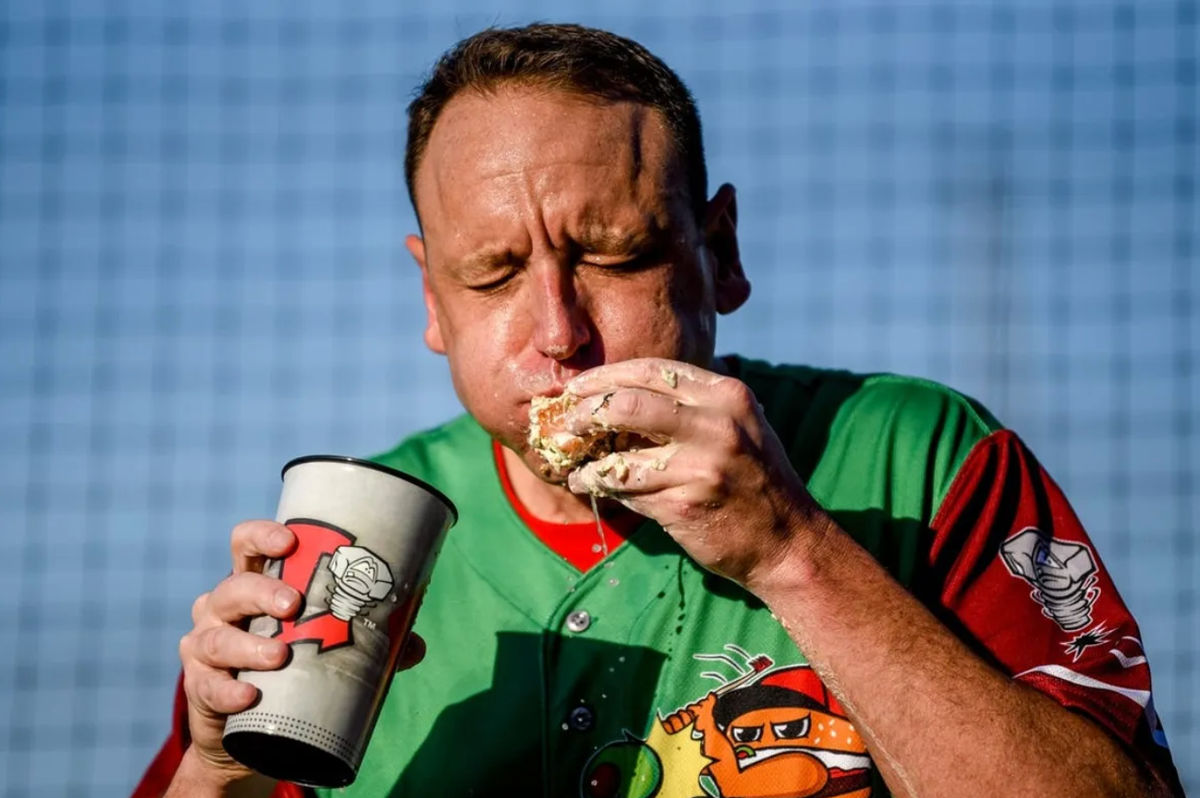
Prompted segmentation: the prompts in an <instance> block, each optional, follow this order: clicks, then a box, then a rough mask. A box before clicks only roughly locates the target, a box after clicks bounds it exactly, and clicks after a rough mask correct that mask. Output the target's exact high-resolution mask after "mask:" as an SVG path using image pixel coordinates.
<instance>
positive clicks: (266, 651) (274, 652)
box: [258, 641, 279, 662]
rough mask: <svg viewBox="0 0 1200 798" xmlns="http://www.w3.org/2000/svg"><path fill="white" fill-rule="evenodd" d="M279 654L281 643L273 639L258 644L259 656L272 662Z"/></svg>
mask: <svg viewBox="0 0 1200 798" xmlns="http://www.w3.org/2000/svg"><path fill="white" fill-rule="evenodd" d="M278 655H279V644H278V643H275V642H273V641H269V642H263V643H259V644H258V658H259V659H261V660H264V661H266V662H270V661H271V660H273V659H275V658H276V657H277V656H278Z"/></svg>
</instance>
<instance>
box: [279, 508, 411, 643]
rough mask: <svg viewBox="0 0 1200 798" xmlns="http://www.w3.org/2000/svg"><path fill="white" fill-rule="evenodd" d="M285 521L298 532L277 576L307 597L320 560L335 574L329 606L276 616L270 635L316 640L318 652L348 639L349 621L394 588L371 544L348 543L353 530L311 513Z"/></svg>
mask: <svg viewBox="0 0 1200 798" xmlns="http://www.w3.org/2000/svg"><path fill="white" fill-rule="evenodd" d="M285 526H287V528H288V529H290V530H292V532H293V534H295V535H296V541H297V542H296V550H295V551H293V552H292V553H291V554H290V555H289V556H287V557H285V558H284V559H283V560H281V561H280V569H279V578H280V579H281V580H283V581H284V582H285V583H286V584H288V585H291V586H292V587H293V588H295V589H296V590H298V591H300V592H301V593H302V594H304V596H305V597H306V599H311V597H310V596H309V591H310V589H311V588H312V583H313V580H314V579H315V578H316V575H317V571H318V570H319V569H320V567H321V564H322V562H324V563H326V567H328V568H329V571H330V573H332V574H333V577H334V584H333V588H332V590H331V591H330V593H331V595H330V596H329V607H330V609H327V610H323V611H321V612H318V613H315V614H313V615H309V616H306V617H303V618H301V619H299V620H291V621H280V622H279V630H278V631H277V632H276V633H275V634H274V635H272V636H273V637H277V638H279V639H280V640H282V641H283V642H285V643H316V644H317V653H318V654H320V653H324V652H326V651H329V650H330V649H334V648H339V647H341V646H346V645H352V644H353V642H354V638H353V635H352V632H351V627H350V622H351V621H352V620H353V619H354V617H355V616H357V615H358V614H359V613H361V612H362V611H363V609H364V608H365V607H366V606H367V605H368V604H374V603H375V602H377V601H379V600H380V599H383V598H386V597H387V595H388V593H389V592H390V591H391V589H392V584H393V582H392V574H391V571H390V570H389V569H388V566H387V563H385V562H384V561H383V560H382V559H380V558H379V557H378V556H376V554H375V553H374V552H373V551H371V550H370V549H367V548H364V547H362V546H354V545H350V544H353V543H354V536H353V535H351V534H350V533H349V532H346V531H345V530H343V529H338V528H337V527H335V526H333V525H331V524H326V523H323V522H321V521H314V520H311V519H292V520H291V521H288V522H287V523H286V524H285Z"/></svg>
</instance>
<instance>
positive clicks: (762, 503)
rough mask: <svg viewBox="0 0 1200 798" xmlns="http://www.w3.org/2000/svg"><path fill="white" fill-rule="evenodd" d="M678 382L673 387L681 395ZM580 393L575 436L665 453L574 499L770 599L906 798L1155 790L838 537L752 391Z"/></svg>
mask: <svg viewBox="0 0 1200 798" xmlns="http://www.w3.org/2000/svg"><path fill="white" fill-rule="evenodd" d="M664 369H669V370H670V371H672V372H673V373H674V375H675V376H673V377H672V379H671V380H670V381H669V382H668V381H667V380H665V379H664V378H663V377H662V376H660V375H662V374H663V373H664ZM568 390H571V391H572V392H574V393H578V394H580V395H581V396H585V397H587V398H586V399H585V400H584V401H581V402H580V404H579V406H578V407H577V408H576V411H575V416H574V418H573V419H572V420H571V422H570V423H571V424H573V425H575V427H574V428H575V429H586V428H588V426H589V425H592V426H595V425H600V426H602V427H608V428H617V429H633V430H637V431H642V432H644V433H649V434H650V435H651V436H652V437H654V438H655V439H656V440H664V441H666V442H665V443H664V444H663V445H662V446H660V447H657V448H654V449H649V450H645V451H643V452H638V453H624V454H622V455H621V463H620V466H619V467H618V466H617V464H615V463H614V462H613V460H614V459H615V458H616V456H615V455H614V456H612V458H609V459H607V460H605V461H600V462H598V463H594V464H591V465H588V466H585V467H584V468H582V469H580V470H579V471H577V472H575V473H574V474H573V475H572V477H571V482H570V484H571V487H572V489H573V490H576V491H577V492H596V493H602V494H608V495H613V496H615V497H616V498H618V499H620V500H621V501H622V502H623V503H625V504H626V505H627V506H629V507H631V508H632V509H634V510H636V511H638V512H641V513H643V514H644V515H648V516H650V517H652V518H655V519H656V520H658V521H659V522H660V523H661V524H662V525H663V527H664V529H666V530H667V531H668V532H669V533H670V534H671V535H672V536H674V537H675V539H676V540H677V541H678V542H679V543H680V545H682V546H683V547H684V548H685V549H686V550H687V551H688V552H689V554H691V555H692V557H693V558H695V559H696V560H697V561H698V562H699V563H700V564H701V565H703V566H704V567H706V568H708V569H709V570H711V571H714V572H716V573H719V574H721V575H723V576H726V577H728V578H730V579H733V580H734V581H736V582H738V583H740V584H741V585H743V586H744V587H746V588H747V589H748V590H750V591H751V592H753V593H755V594H756V595H758V596H759V598H761V599H762V600H763V601H764V602H765V603H766V604H767V605H768V606H769V607H770V608H771V609H772V611H773V612H774V613H775V615H776V616H777V617H779V618H780V620H781V623H783V624H784V625H785V627H786V628H787V630H788V632H789V634H790V636H791V637H792V638H793V640H794V641H795V642H796V644H797V645H798V646H799V647H800V648H801V650H802V651H804V653H805V655H806V656H807V657H808V658H809V660H810V662H811V664H812V665H813V667H814V668H815V669H816V670H817V672H818V673H820V674H821V676H822V678H823V679H824V680H825V682H826V684H827V685H828V686H829V687H830V689H831V690H833V691H834V693H835V694H836V695H837V696H838V697H839V699H840V700H841V701H842V703H843V705H844V707H845V708H846V709H847V710H848V712H849V714H850V716H851V718H852V719H853V720H854V721H855V724H856V726H857V727H858V728H859V729H860V730H861V731H862V732H863V735H864V737H865V738H866V739H867V741H868V743H869V747H870V750H871V751H872V753H873V754H874V755H875V758H876V761H877V763H878V765H879V767H880V769H881V772H882V773H883V775H884V776H885V778H886V780H887V781H888V783H889V784H890V785H891V786H892V788H893V790H894V791H895V792H896V793H897V794H902V795H903V794H908V795H912V794H919V795H921V796H937V795H963V794H975V793H978V792H982V791H983V790H984V789H987V790H988V791H989V792H992V793H995V794H998V795H1006V794H1011V795H1027V794H1058V795H1153V794H1156V793H1155V792H1154V790H1155V789H1156V787H1155V786H1154V784H1153V783H1152V782H1151V778H1150V776H1149V775H1148V774H1147V773H1146V772H1145V771H1144V770H1141V769H1139V767H1138V765H1137V764H1136V763H1135V761H1134V760H1133V759H1132V758H1131V757H1129V756H1128V755H1127V754H1126V753H1125V751H1124V750H1123V749H1122V747H1121V745H1120V744H1119V743H1118V742H1117V741H1116V740H1115V739H1113V738H1112V737H1111V736H1109V734H1108V733H1107V732H1106V731H1104V730H1103V729H1102V728H1101V727H1100V726H1098V725H1097V724H1096V723H1094V722H1093V721H1092V720H1090V719H1087V718H1084V717H1081V716H1079V715H1076V714H1075V713H1073V712H1071V711H1070V710H1067V709H1065V708H1064V707H1062V706H1060V705H1059V704H1058V703H1056V702H1055V701H1053V700H1051V699H1049V698H1047V697H1045V696H1044V695H1042V694H1041V693H1039V692H1038V691H1036V690H1033V689H1030V688H1029V687H1027V686H1025V685H1023V684H1021V683H1019V682H1015V681H1013V680H1011V679H1010V678H1009V677H1008V676H1006V675H1005V674H1004V673H1002V672H1001V671H1000V670H997V669H995V668H994V667H992V665H990V664H988V663H987V662H985V661H984V660H983V659H981V658H980V657H979V656H977V655H976V654H975V653H974V652H973V651H972V650H971V649H970V648H969V647H968V646H967V645H966V644H965V643H964V642H962V640H960V639H959V638H958V637H957V636H956V635H955V634H953V633H952V632H951V631H950V630H949V629H948V628H946V627H945V626H944V625H942V624H941V623H940V622H939V621H938V620H937V619H936V618H935V617H934V616H933V614H932V613H930V612H929V610H927V609H926V608H925V607H924V606H923V605H922V604H921V603H920V602H919V601H917V600H916V599H915V598H914V597H913V596H911V595H910V594H909V593H908V592H907V591H906V590H905V589H904V588H902V587H901V586H900V585H899V584H898V583H896V582H895V581H894V580H893V579H892V578H891V577H890V576H889V575H888V574H887V573H886V571H885V570H884V569H883V568H882V567H881V566H879V565H878V563H876V561H875V560H874V558H873V557H871V556H870V555H869V554H868V553H867V552H866V551H865V550H863V549H862V548H861V547H859V546H858V545H857V544H856V543H855V542H854V541H853V540H852V539H851V538H850V536H849V535H848V534H846V533H845V532H844V531H843V530H841V529H840V528H839V527H838V526H837V524H836V523H835V522H834V521H833V519H832V518H830V516H829V515H828V514H827V513H825V511H824V510H823V509H822V508H820V507H818V506H817V505H816V503H815V502H814V501H813V499H812V498H811V496H809V494H808V493H807V491H806V490H805V488H804V486H803V484H802V483H801V481H800V479H799V477H798V476H797V475H796V473H795V471H794V470H793V469H792V468H791V466H790V464H789V463H788V462H787V458H786V454H785V453H784V451H783V448H782V446H781V445H780V443H779V441H778V440H777V439H776V438H775V435H774V433H773V432H772V431H771V429H770V427H769V426H768V425H767V423H766V421H765V419H764V418H763V417H762V413H761V409H760V408H759V407H758V405H757V402H756V401H755V400H754V397H753V396H752V395H751V394H750V392H749V390H748V389H747V388H746V387H745V386H744V385H742V384H741V383H739V382H737V381H735V380H730V379H727V378H721V377H719V376H717V375H714V374H710V373H708V372H704V371H702V370H698V369H692V368H690V367H686V366H681V365H680V364H669V363H665V362H663V361H630V362H628V363H623V364H616V365H613V366H606V367H603V368H601V369H595V370H593V371H591V372H588V373H586V374H584V375H581V376H580V377H578V378H576V380H573V381H572V383H571V384H569V385H568ZM1025 590H1026V593H1027V592H1028V589H1027V588H1025ZM810 619H819V622H815V623H814V622H810ZM914 696H919V700H914V699H913V697H914Z"/></svg>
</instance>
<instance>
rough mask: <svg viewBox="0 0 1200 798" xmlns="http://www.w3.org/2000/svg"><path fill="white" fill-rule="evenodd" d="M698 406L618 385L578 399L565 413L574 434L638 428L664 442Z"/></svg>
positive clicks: (677, 432)
mask: <svg viewBox="0 0 1200 798" xmlns="http://www.w3.org/2000/svg"><path fill="white" fill-rule="evenodd" d="M697 414H698V413H697V408H694V407H690V406H688V405H684V404H683V403H682V402H681V401H680V400H678V399H676V398H674V397H671V396H668V395H666V394H662V393H657V392H655V391H652V390H646V389H645V388H617V389H614V390H612V391H606V392H604V393H599V394H593V395H591V396H588V397H587V398H585V399H581V400H580V401H579V402H578V403H576V404H575V406H574V407H572V408H571V409H570V410H569V411H567V415H566V419H565V422H566V428H567V431H568V432H571V433H573V434H575V435H587V434H589V433H593V432H596V431H613V430H619V431H626V432H639V433H642V434H644V435H648V436H653V437H655V438H656V439H657V440H658V441H659V442H660V443H665V442H667V441H669V440H671V439H673V438H676V437H678V436H680V435H681V433H683V432H685V431H686V429H687V426H688V425H689V424H691V423H692V422H693V420H694V419H695V417H696V416H697Z"/></svg>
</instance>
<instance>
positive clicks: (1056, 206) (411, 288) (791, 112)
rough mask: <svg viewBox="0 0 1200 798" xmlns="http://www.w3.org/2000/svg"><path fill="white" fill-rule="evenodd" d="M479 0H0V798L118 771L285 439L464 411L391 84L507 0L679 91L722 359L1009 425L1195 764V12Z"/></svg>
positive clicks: (266, 509)
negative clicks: (823, 373) (736, 235)
mask: <svg viewBox="0 0 1200 798" xmlns="http://www.w3.org/2000/svg"><path fill="white" fill-rule="evenodd" d="M478 5H479V4H477V3H475V2H469V1H468V0H440V2H438V3H433V2H427V3H421V4H418V3H413V2H408V3H403V2H400V3H397V2H358V3H353V4H349V3H347V4H335V3H325V2H315V0H307V1H300V0H287V2H283V1H282V0H275V1H271V2H255V3H240V2H232V1H231V0H224V1H222V2H216V1H214V2H205V3H168V2H143V1H141V0H111V1H110V2H100V1H99V0H96V1H95V2H84V1H83V0H75V2H64V1H63V0H45V2H19V0H0V452H2V454H3V456H2V457H0V512H2V514H3V515H2V517H3V518H4V519H5V536H4V539H5V540H6V541H7V544H6V547H5V551H6V555H5V560H6V567H4V568H2V569H0V596H3V598H2V599H0V786H2V788H3V791H4V795H6V796H33V795H37V796H42V795H52V794H53V795H70V796H76V795H78V796H84V795H87V796H93V795H94V796H102V795H121V794H123V793H127V792H128V791H129V790H130V788H131V787H132V785H133V783H134V782H135V780H136V779H137V778H138V777H139V775H140V774H141V772H142V769H143V768H144V767H145V765H146V764H147V762H148V761H149V759H150V757H151V755H152V753H153V751H154V750H155V749H156V748H157V746H158V745H159V743H160V742H161V740H162V738H163V736H164V735H165V733H166V731H167V723H168V715H169V711H170V706H171V701H170V698H171V692H172V688H173V683H174V679H175V675H176V671H177V667H178V660H177V655H176V646H177V642H178V639H179V637H180V635H182V634H183V633H184V632H185V631H186V630H187V629H188V628H189V626H190V622H189V614H188V609H189V606H190V604H191V601H192V599H193V597H194V596H196V595H197V594H198V593H200V592H202V591H204V590H206V589H208V588H209V587H210V586H211V585H212V584H214V583H215V582H216V581H217V580H218V579H219V578H221V577H222V576H223V575H224V573H225V572H226V570H227V568H228V554H227V545H228V543H227V540H228V530H229V528H230V527H231V526H232V525H233V524H234V523H235V522H237V521H239V520H242V519H244V518H248V517H260V516H270V515H272V514H273V512H274V501H275V499H276V496H277V491H278V474H279V468H280V466H281V465H282V464H283V463H284V462H285V461H286V460H287V459H289V458H291V457H293V456H296V455H299V454H305V453H311V452H319V451H328V452H338V453H353V454H363V455H367V454H371V453H374V452H377V451H380V450H382V449H384V448H387V447H389V446H391V445H392V444H393V443H394V442H395V441H396V440H398V439H399V438H400V437H401V436H403V435H405V434H407V433H409V432H412V431H415V430H417V429H420V428H423V427H426V426H429V425H432V424H435V423H437V422H439V421H442V420H444V419H446V418H448V417H449V416H451V415H452V414H455V413H457V412H458V409H457V408H458V404H457V401H456V399H455V398H454V395H453V393H452V391H451V389H450V385H449V380H448V378H447V375H446V370H445V367H444V364H443V363H442V362H441V361H440V359H439V358H437V357H435V356H433V355H431V354H429V353H428V352H426V351H425V350H424V348H423V346H422V343H421V329H422V324H423V311H422V308H421V304H420V298H419V282H418V279H417V272H416V269H415V268H414V267H413V266H412V265H411V264H410V262H409V260H408V256H407V254H406V253H405V252H404V250H403V247H402V243H403V236H404V235H405V234H406V233H408V232H410V231H412V230H414V226H415V225H414V220H413V216H412V212H411V209H410V208H409V204H408V200H407V197H406V195H405V192H404V187H403V178H402V171H401V162H402V153H403V140H404V132H405V113H404V110H405V105H406V104H407V101H408V99H409V97H410V94H411V91H412V89H413V88H414V86H415V85H416V84H417V83H418V81H419V79H420V78H421V76H422V74H423V73H424V72H425V70H426V69H427V68H428V67H429V65H430V64H431V63H432V61H433V60H434V58H435V57H436V56H437V55H438V54H439V53H440V52H441V51H442V50H444V49H445V48H447V47H448V46H450V45H451V44H452V43H453V42H455V41H456V40H458V39H459V38H461V37H463V36H466V35H468V34H470V33H473V32H475V31H476V30H478V29H480V28H481V27H484V26H486V25H489V24H501V25H507V24H517V23H525V22H530V21H533V20H538V19H542V20H554V21H563V20H573V21H580V22H585V23H590V24H596V25H600V26H604V27H608V28H610V29H612V30H615V31H617V32H619V33H622V34H626V35H630V36H633V37H634V38H636V39H638V40H640V41H642V42H643V43H645V44H646V45H647V46H649V47H650V49H652V50H653V51H655V52H656V53H658V54H659V55H661V56H662V57H663V58H665V60H666V61H667V62H668V63H670V64H671V65H672V66H674V67H675V68H676V69H677V70H678V71H679V72H680V74H681V75H682V76H683V78H684V79H685V81H687V82H688V84H689V85H690V86H691V87H692V89H693V90H694V92H695V94H696V96H697V99H698V101H699V104H700V108H701V111H702V113H703V117H704V122H705V125H706V140H707V146H708V153H709V160H710V174H711V179H712V180H713V181H714V182H713V185H714V187H715V185H717V184H718V183H719V182H720V181H731V182H733V183H735V184H736V185H737V186H738V188H739V202H740V221H741V232H742V247H743V254H744V260H745V262H746V264H747V269H748V270H749V273H750V275H751V276H752V278H753V280H754V284H755V288H754V296H753V298H752V299H751V301H750V303H749V305H748V307H746V308H745V309H743V310H742V311H741V312H739V313H738V314H736V315H734V316H732V317H730V318H728V319H727V320H724V321H723V322H722V325H723V326H722V329H721V338H720V344H721V345H720V349H721V350H723V351H738V352H741V353H743V354H747V355H752V356H757V357H762V358H767V359H772V360H779V361H792V362H806V363H813V364H820V365H835V366H840V367H845V368H852V369H856V370H872V371H874V370H891V371H899V372H906V373H912V374H918V375H922V376H926V377H931V378H933V379H936V380H941V381H944V382H948V383H950V384H951V385H953V386H955V387H957V388H959V389H961V390H963V391H964V392H966V393H968V394H971V395H973V396H975V397H976V398H978V399H980V400H981V401H982V402H984V403H985V404H986V405H988V406H989V407H990V408H991V409H992V410H993V411H994V412H995V413H996V414H997V415H998V416H999V417H1000V418H1001V419H1003V420H1004V421H1005V422H1007V423H1008V424H1009V425H1010V426H1012V427H1014V428H1016V429H1017V430H1018V431H1019V432H1020V433H1021V434H1022V435H1023V437H1024V438H1025V439H1026V440H1027V441H1028V442H1029V443H1030V445H1031V446H1032V448H1033V449H1034V451H1035V452H1037V453H1038V454H1039V456H1040V458H1041V459H1042V461H1043V462H1044V463H1045V464H1046V465H1047V467H1048V468H1049V470H1050V472H1051V473H1052V474H1053V475H1054V476H1055V477H1056V478H1057V479H1058V480H1059V482H1060V483H1062V484H1063V486H1064V487H1065V489H1066V492H1067V495H1068V496H1069V497H1071V498H1072V500H1073V502H1074V504H1075V506H1076V507H1077V509H1078V511H1079V513H1080V515H1081V516H1082V518H1083V520H1084V523H1085V525H1086V526H1087V527H1088V528H1089V529H1090V531H1091V534H1092V536H1093V538H1094V540H1095V542H1096V543H1097V546H1098V548H1099V549H1100V552H1101V554H1102V556H1103V557H1104V559H1105V560H1106V561H1107V564H1108V566H1109V568H1110V569H1111V570H1112V571H1113V572H1114V576H1115V578H1116V581H1117V584H1118V585H1119V586H1120V588H1121V591H1122V594H1123V596H1124V598H1125V599H1126V601H1127V603H1128V604H1130V605H1131V606H1132V608H1133V610H1134V612H1135V614H1136V615H1137V617H1138V619H1139V620H1140V623H1141V629H1142V633H1143V638H1144V642H1145V647H1146V649H1147V651H1148V652H1149V655H1150V661H1151V663H1152V664H1153V667H1154V677H1155V688H1156V689H1155V697H1156V704H1157V707H1158V709H1159V712H1160V714H1161V716H1162V719H1163V722H1164V725H1165V727H1166V731H1167V735H1168V738H1169V739H1170V741H1171V744H1172V749H1173V751H1174V754H1175V758H1176V761H1177V763H1178V765H1179V767H1180V770H1181V773H1182V775H1183V778H1184V781H1185V784H1187V785H1188V786H1189V787H1190V789H1191V790H1192V791H1196V790H1197V789H1198V788H1200V761H1197V760H1198V757H1197V756H1196V754H1197V753H1198V751H1200V728H1198V723H1200V721H1198V718H1197V695H1198V694H1200V675H1198V673H1197V667H1196V661H1197V655H1198V652H1197V631H1198V618H1197V595H1196V591H1197V585H1198V583H1200V556H1198V555H1197V547H1196V544H1195V537H1194V535H1195V530H1196V528H1197V525H1198V522H1200V471H1198V469H1200V463H1198V459H1200V431H1198V430H1200V402H1198V399H1200V376H1198V372H1197V357H1198V355H1200V314H1198V312H1197V304H1198V302H1200V250H1198V247H1197V231H1200V205H1198V204H1197V200H1196V192H1197V177H1198V175H1200V146H1198V144H1197V110H1198V108H1200V89H1198V72H1200V62H1198V53H1197V50H1198V47H1200V30H1198V26H1197V5H1196V3H1195V2H1185V1H1183V0H1173V1H1167V0H1137V2H1114V1H1113V0H1023V1H1021V2H1015V1H1014V2H951V1H949V0H930V1H929V2H906V3H892V2H886V0H885V1H880V2H861V1H859V0H813V1H812V2H806V3H803V4H798V3H792V2H785V1H784V0H775V2H764V3H757V4H748V6H747V7H746V8H744V9H741V10H736V11H734V10H729V9H730V8H731V7H732V6H735V5H741V4H730V3H717V2H713V1H712V0H707V1H706V2H693V1H691V0H660V2H656V3H646V2H643V1H642V0H610V2H607V3H604V4H594V3H588V2H583V1H582V0H570V1H569V2H566V1H564V0H555V2H549V0H528V2H523V3H519V2H511V3H506V4H495V5H493V6H491V7H490V8H489V10H487V11H486V12H481V11H479V10H478V8H477V6H478ZM597 5H602V6H603V10H597V8H596V6H597ZM980 722H986V719H980ZM1047 755H1050V756H1052V755H1053V752H1047Z"/></svg>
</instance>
